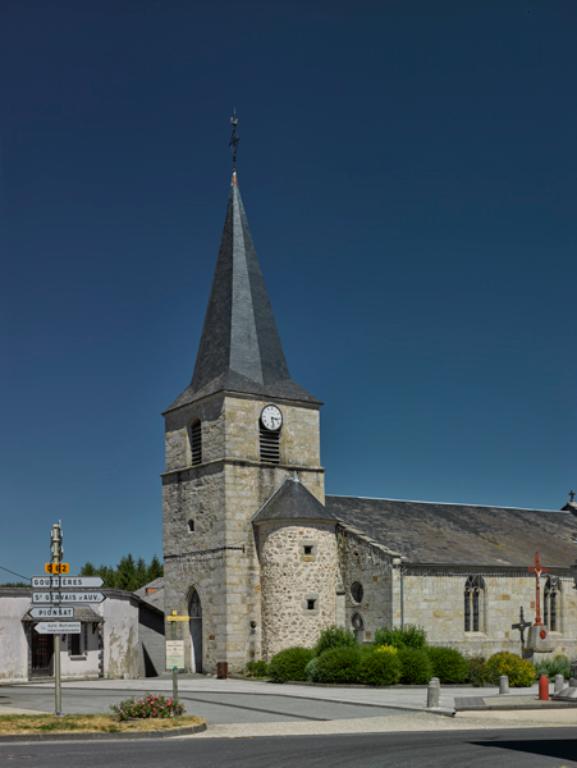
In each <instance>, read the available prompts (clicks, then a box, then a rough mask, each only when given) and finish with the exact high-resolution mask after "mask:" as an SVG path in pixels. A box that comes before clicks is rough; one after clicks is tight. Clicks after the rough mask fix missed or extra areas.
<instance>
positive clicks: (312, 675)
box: [305, 656, 318, 681]
mask: <svg viewBox="0 0 577 768" xmlns="http://www.w3.org/2000/svg"><path fill="white" fill-rule="evenodd" d="M317 660H318V656H313V658H312V659H311V660H310V661H309V663H308V664H307V665H306V667H305V675H306V679H307V680H310V681H314V680H315V679H316V674H317Z"/></svg>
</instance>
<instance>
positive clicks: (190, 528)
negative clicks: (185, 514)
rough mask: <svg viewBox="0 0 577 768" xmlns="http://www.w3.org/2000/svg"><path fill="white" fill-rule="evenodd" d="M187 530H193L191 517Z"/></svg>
mask: <svg viewBox="0 0 577 768" xmlns="http://www.w3.org/2000/svg"><path fill="white" fill-rule="evenodd" d="M188 530H189V531H194V520H193V519H192V518H191V519H190V520H189V521H188Z"/></svg>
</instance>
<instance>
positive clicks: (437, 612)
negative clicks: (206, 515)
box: [394, 574, 577, 658]
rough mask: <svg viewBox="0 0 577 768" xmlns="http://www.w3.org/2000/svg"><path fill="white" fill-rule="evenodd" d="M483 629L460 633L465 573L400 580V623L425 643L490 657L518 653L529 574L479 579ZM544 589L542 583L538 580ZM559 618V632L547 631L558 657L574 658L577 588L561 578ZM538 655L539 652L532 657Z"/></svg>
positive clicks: (530, 592) (529, 612)
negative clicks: (412, 627) (423, 635)
mask: <svg viewBox="0 0 577 768" xmlns="http://www.w3.org/2000/svg"><path fill="white" fill-rule="evenodd" d="M483 578H484V580H485V586H486V589H485V601H484V611H483V619H484V622H483V623H484V631H482V632H465V629H464V596H463V595H464V587H465V582H466V579H467V575H466V574H465V575H463V574H457V575H425V574H418V575H417V574H414V575H405V576H404V590H403V591H404V621H405V624H417V625H419V626H422V627H423V628H424V629H425V630H426V632H427V637H428V639H429V641H430V642H431V643H433V644H435V645H450V646H452V647H456V648H458V649H459V650H460V651H462V652H463V653H465V654H467V655H477V654H479V655H483V656H490V655H491V654H493V653H496V652H497V651H512V652H514V653H520V650H521V642H520V635H519V631H518V630H515V629H511V625H512V624H515V623H517V622H518V621H519V608H520V607H521V606H522V607H523V609H524V613H525V619H526V620H527V621H533V619H534V616H535V578H534V576H531V575H530V574H527V575H525V574H523V575H516V576H509V575H484V576H483ZM542 583H543V586H544V584H545V580H544V579H543V582H542ZM559 617H560V621H561V631H560V632H553V633H551V637H552V638H553V639H554V640H555V644H556V650H555V652H558V653H566V654H567V655H569V656H573V657H574V656H577V590H575V589H574V588H573V581H572V579H570V578H561V596H560V611H559ZM394 620H395V625H396V626H398V625H399V623H400V606H399V604H398V603H397V604H396V605H395V616H394ZM541 656H542V654H538V656H537V658H539V657H541Z"/></svg>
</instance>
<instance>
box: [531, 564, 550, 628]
mask: <svg viewBox="0 0 577 768" xmlns="http://www.w3.org/2000/svg"><path fill="white" fill-rule="evenodd" d="M548 570H549V569H548V568H544V567H543V566H542V565H541V555H540V554H539V552H535V560H534V563H533V565H531V566H530V567H529V573H534V574H535V626H536V627H540V626H541V625H542V624H543V622H542V621H541V574H542V573H546V572H547V571H548Z"/></svg>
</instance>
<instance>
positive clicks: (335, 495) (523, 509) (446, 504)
mask: <svg viewBox="0 0 577 768" xmlns="http://www.w3.org/2000/svg"><path fill="white" fill-rule="evenodd" d="M326 498H327V499H328V498H333V499H363V500H366V501H394V502H395V503H401V504H430V505H434V504H437V505H439V506H443V507H478V508H479V509H510V510H512V511H518V512H559V513H560V514H570V512H566V511H565V510H562V509H540V508H538V507H510V506H504V505H503V504H473V503H471V502H467V501H428V500H426V499H391V498H385V497H383V496H351V495H350V494H339V493H327V494H326Z"/></svg>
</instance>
